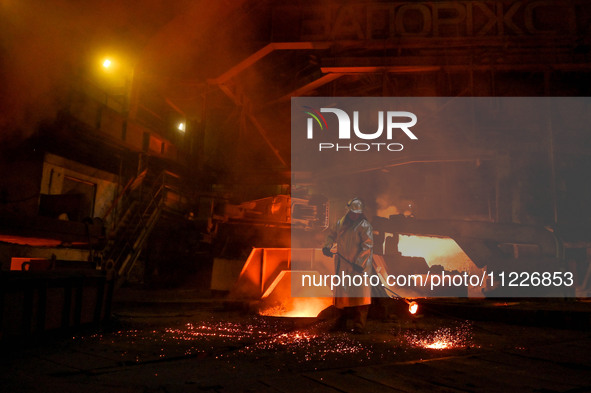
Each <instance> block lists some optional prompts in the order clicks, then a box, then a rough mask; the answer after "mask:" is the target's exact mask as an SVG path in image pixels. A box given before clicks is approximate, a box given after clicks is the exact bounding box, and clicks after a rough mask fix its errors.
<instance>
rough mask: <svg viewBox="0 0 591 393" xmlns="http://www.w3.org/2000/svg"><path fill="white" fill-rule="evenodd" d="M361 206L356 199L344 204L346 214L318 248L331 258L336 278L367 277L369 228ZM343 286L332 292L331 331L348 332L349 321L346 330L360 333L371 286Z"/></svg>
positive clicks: (369, 302) (368, 303) (370, 245)
mask: <svg viewBox="0 0 591 393" xmlns="http://www.w3.org/2000/svg"><path fill="white" fill-rule="evenodd" d="M363 207H364V206H363V202H362V201H361V200H360V199H359V198H353V199H351V200H350V201H349V202H348V203H347V213H346V214H345V215H344V216H343V217H341V218H340V219H339V220H338V221H337V223H336V225H335V227H334V228H331V230H330V233H329V234H328V236H327V238H326V242H325V244H324V247H323V248H322V252H323V254H324V255H326V256H330V257H332V256H334V263H335V274H336V275H338V276H343V275H350V276H351V277H353V276H356V275H361V276H363V274H364V273H367V274H368V275H370V274H371V271H372V256H373V228H372V226H371V224H370V223H369V221H368V220H367V218H366V217H365V215H364V214H363ZM335 247H336V250H335ZM344 284H345V285H341V286H338V287H336V288H335V289H334V298H335V307H336V308H337V310H338V311H339V318H338V319H337V323H336V325H335V327H334V328H335V330H349V329H348V326H347V322H348V321H350V320H352V323H353V326H352V329H350V330H351V331H352V332H353V333H363V332H364V330H365V323H366V321H367V313H368V311H369V305H370V304H371V287H370V286H369V285H367V286H364V285H361V286H355V285H348V283H344ZM351 284H352V283H351Z"/></svg>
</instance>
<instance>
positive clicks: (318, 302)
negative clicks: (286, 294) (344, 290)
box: [259, 298, 333, 318]
mask: <svg viewBox="0 0 591 393" xmlns="http://www.w3.org/2000/svg"><path fill="white" fill-rule="evenodd" d="M332 303H333V299H332V298H287V299H285V302H283V303H281V304H280V305H277V306H273V307H269V308H265V309H263V310H261V311H260V312H259V314H261V315H266V316H272V317H291V318H315V317H316V316H318V314H319V313H320V312H321V311H322V310H324V309H325V308H327V307H330V306H331V305H332Z"/></svg>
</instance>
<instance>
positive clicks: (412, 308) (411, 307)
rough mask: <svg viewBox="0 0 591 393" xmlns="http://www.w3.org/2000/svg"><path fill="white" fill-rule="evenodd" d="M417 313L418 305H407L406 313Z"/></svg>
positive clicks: (411, 303)
mask: <svg viewBox="0 0 591 393" xmlns="http://www.w3.org/2000/svg"><path fill="white" fill-rule="evenodd" d="M417 311H419V305H418V304H417V302H410V303H408V312H409V313H411V314H413V315H414V314H416V313H417Z"/></svg>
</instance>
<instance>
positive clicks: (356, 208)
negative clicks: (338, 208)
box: [347, 197, 363, 213]
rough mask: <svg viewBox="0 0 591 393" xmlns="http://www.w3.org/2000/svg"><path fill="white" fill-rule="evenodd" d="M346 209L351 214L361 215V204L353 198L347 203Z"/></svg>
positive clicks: (357, 199)
mask: <svg viewBox="0 0 591 393" xmlns="http://www.w3.org/2000/svg"><path fill="white" fill-rule="evenodd" d="M347 209H349V211H350V212H352V213H363V202H362V201H361V199H359V198H357V197H355V198H353V199H351V200H350V201H349V202H347Z"/></svg>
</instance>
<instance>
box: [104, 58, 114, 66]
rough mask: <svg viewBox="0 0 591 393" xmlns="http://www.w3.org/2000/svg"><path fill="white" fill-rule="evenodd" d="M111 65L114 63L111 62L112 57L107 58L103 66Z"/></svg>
mask: <svg viewBox="0 0 591 393" xmlns="http://www.w3.org/2000/svg"><path fill="white" fill-rule="evenodd" d="M111 65H113V63H112V62H111V60H110V59H105V60H104V61H103V68H110V67H111Z"/></svg>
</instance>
